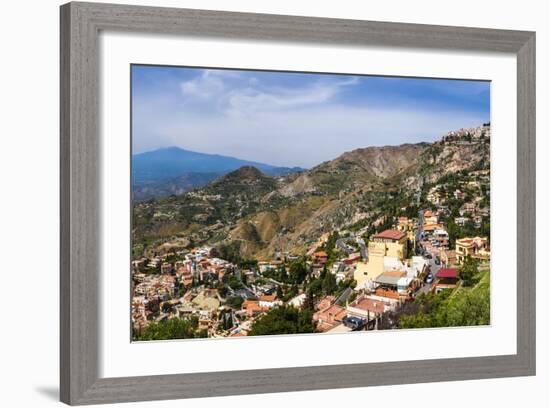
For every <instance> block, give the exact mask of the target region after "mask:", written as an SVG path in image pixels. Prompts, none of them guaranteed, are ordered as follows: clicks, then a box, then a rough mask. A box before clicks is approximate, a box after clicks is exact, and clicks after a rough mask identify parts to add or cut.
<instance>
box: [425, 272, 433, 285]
mask: <svg viewBox="0 0 550 408" xmlns="http://www.w3.org/2000/svg"><path fill="white" fill-rule="evenodd" d="M433 281H434V276H433V275H432V274H431V273H429V274H428V276H426V283H432V282H433Z"/></svg>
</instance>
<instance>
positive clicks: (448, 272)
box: [435, 268, 458, 279]
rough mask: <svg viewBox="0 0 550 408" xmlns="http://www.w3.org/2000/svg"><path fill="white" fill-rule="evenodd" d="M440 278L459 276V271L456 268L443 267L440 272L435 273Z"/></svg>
mask: <svg viewBox="0 0 550 408" xmlns="http://www.w3.org/2000/svg"><path fill="white" fill-rule="evenodd" d="M435 276H436V277H438V278H455V279H456V278H458V271H457V270H456V269H454V268H441V269H440V270H439V272H437V273H436V274H435Z"/></svg>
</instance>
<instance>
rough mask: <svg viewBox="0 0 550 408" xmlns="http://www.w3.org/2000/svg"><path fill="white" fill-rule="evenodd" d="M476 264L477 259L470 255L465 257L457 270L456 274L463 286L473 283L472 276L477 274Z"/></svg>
mask: <svg viewBox="0 0 550 408" xmlns="http://www.w3.org/2000/svg"><path fill="white" fill-rule="evenodd" d="M477 266H478V264H477V261H476V260H475V259H472V258H471V257H470V256H468V257H466V259H465V260H464V263H463V264H462V266H461V267H460V269H459V271H458V275H459V277H460V279H462V281H463V282H464V285H465V286H472V285H473V284H474V277H475V276H476V275H477V274H478V268H477Z"/></svg>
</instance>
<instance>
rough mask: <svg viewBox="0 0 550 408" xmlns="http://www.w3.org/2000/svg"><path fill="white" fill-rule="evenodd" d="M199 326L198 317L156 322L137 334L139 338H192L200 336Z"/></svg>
mask: <svg viewBox="0 0 550 408" xmlns="http://www.w3.org/2000/svg"><path fill="white" fill-rule="evenodd" d="M197 326H198V319H197V318H196V317H195V318H190V319H179V318H173V319H168V320H164V321H162V322H158V323H157V322H154V323H150V324H149V325H148V326H147V327H145V329H143V331H142V333H141V334H139V335H138V336H137V340H169V339H192V338H195V337H198V333H196V329H197Z"/></svg>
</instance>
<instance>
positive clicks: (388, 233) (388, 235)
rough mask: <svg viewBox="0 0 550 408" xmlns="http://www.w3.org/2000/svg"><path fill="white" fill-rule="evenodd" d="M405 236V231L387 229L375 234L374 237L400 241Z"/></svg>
mask: <svg viewBox="0 0 550 408" xmlns="http://www.w3.org/2000/svg"><path fill="white" fill-rule="evenodd" d="M404 236H405V233H404V232H402V231H397V230H393V229H387V230H385V231H382V232H380V233H378V234H376V235H374V236H373V237H372V238H373V239H391V240H394V241H399V240H400V239H401V238H403V237H404Z"/></svg>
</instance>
